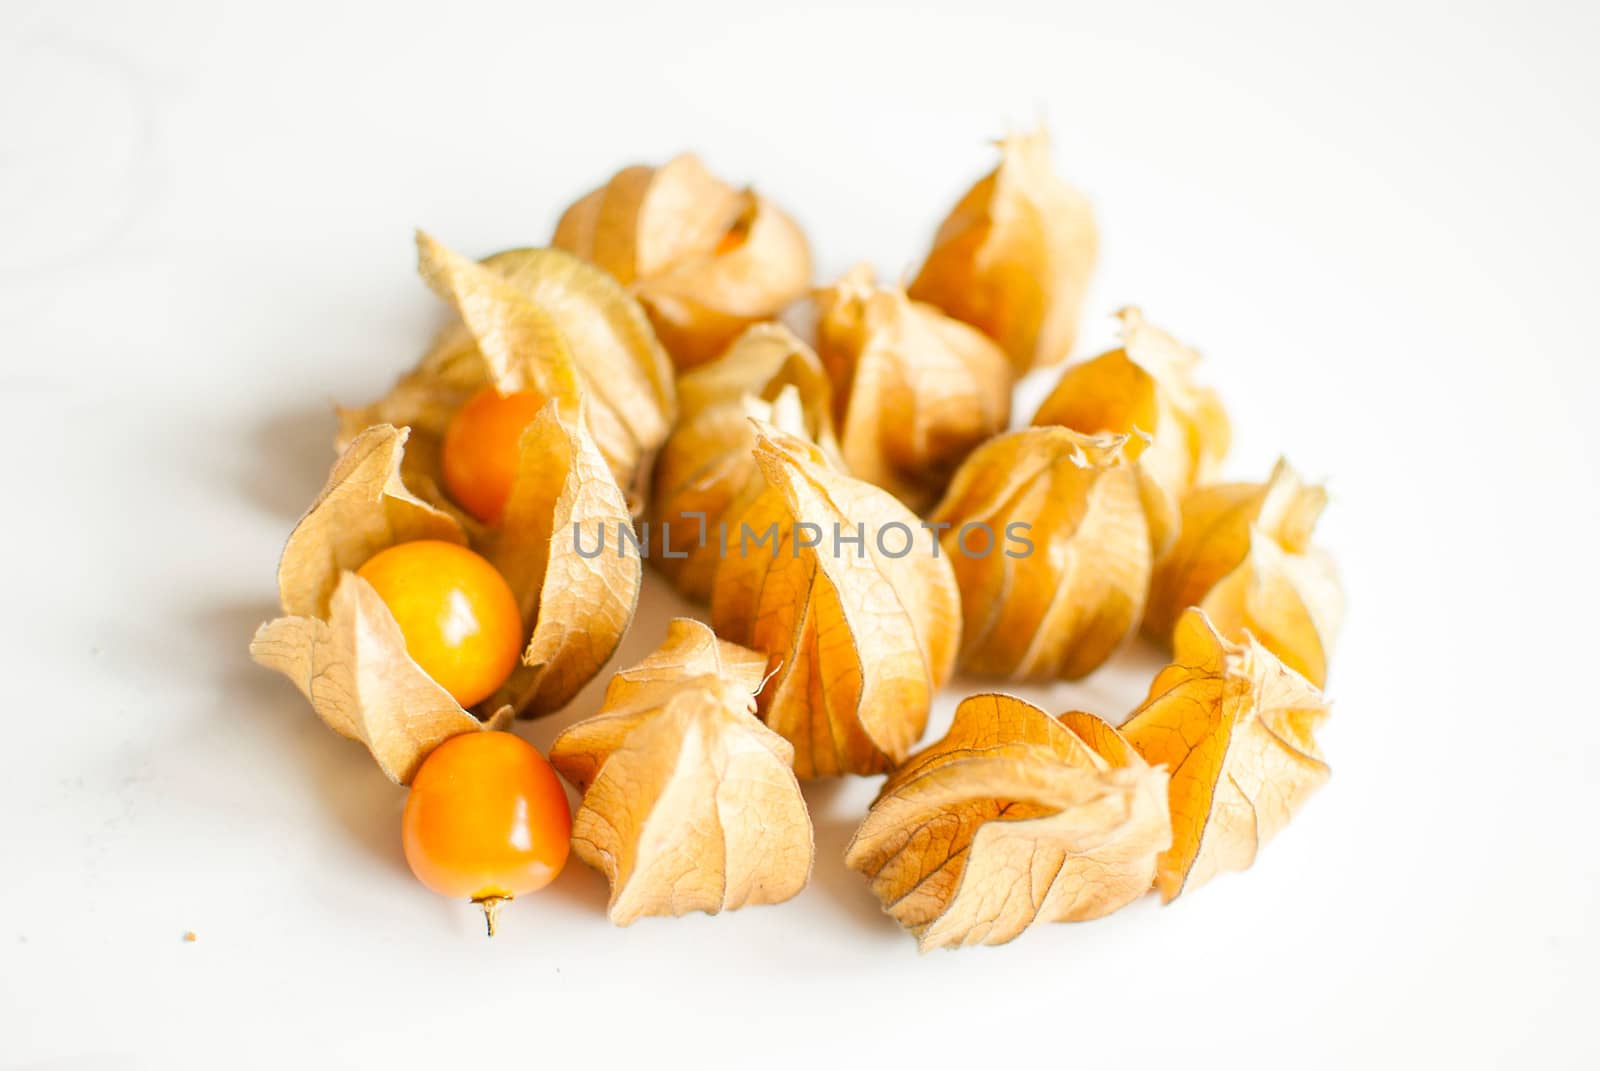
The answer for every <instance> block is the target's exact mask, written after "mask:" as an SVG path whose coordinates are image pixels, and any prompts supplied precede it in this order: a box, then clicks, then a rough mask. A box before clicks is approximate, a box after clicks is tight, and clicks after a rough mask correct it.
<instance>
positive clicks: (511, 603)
mask: <svg viewBox="0 0 1600 1071" xmlns="http://www.w3.org/2000/svg"><path fill="white" fill-rule="evenodd" d="M356 575H358V576H360V577H361V578H362V579H363V580H365V581H366V582H367V583H369V584H371V585H372V586H373V588H375V589H376V590H377V592H378V597H379V598H381V599H382V600H383V601H384V604H385V605H387V606H388V607H389V612H390V613H392V614H394V619H395V620H396V621H398V622H399V623H400V632H401V634H402V635H403V636H405V638H406V653H407V654H409V655H410V656H411V659H412V661H414V662H416V664H417V665H419V666H421V667H422V668H423V671H424V672H426V673H427V674H428V676H430V677H432V678H433V679H434V680H435V681H438V682H439V684H440V685H441V686H442V687H443V688H444V690H445V691H447V692H449V693H450V694H451V695H452V696H454V697H455V700H456V702H457V703H460V704H461V705H462V706H464V707H470V706H472V705H473V704H474V703H478V702H481V701H483V700H484V699H487V698H488V697H489V696H490V695H491V694H493V692H494V690H495V689H496V688H498V687H500V685H501V684H502V683H504V682H505V679H506V678H507V677H509V676H510V675H511V671H512V670H513V669H515V668H516V665H517V658H518V656H519V655H521V653H522V638H523V637H522V614H521V612H520V611H519V610H518V609H517V599H516V596H515V595H512V594H511V588H510V587H509V586H508V585H507V584H506V582H505V578H504V577H502V576H501V575H500V574H499V573H498V572H496V571H495V568H494V566H492V565H490V564H489V563H488V562H486V561H484V560H483V559H482V558H480V557H479V556H478V555H476V554H474V553H473V552H472V551H470V550H468V549H467V548H466V547H462V546H457V545H456V544H454V543H445V542H442V541H440V540H437V539H419V540H417V541H416V542H414V543H400V544H398V545H396V546H393V547H390V548H389V549H388V550H385V551H381V552H379V553H378V554H375V555H373V556H372V558H371V559H369V560H368V561H367V563H366V564H365V565H363V566H362V567H361V568H360V569H357V570H356Z"/></svg>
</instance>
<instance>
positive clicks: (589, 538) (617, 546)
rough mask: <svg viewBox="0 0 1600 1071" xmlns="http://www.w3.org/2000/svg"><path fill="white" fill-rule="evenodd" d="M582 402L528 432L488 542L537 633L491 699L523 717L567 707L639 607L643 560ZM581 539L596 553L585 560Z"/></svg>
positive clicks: (557, 408)
mask: <svg viewBox="0 0 1600 1071" xmlns="http://www.w3.org/2000/svg"><path fill="white" fill-rule="evenodd" d="M585 404H587V401H586V399H584V398H580V399H579V404H578V411H577V412H576V413H570V414H569V413H568V411H567V407H566V406H563V405H562V404H561V403H559V402H550V403H548V404H547V405H546V406H545V407H544V409H542V410H540V412H539V415H538V417H537V418H535V420H534V422H533V423H532V424H530V425H529V426H528V428H527V430H526V431H524V432H523V434H522V442H521V453H520V456H519V459H518V464H517V473H516V476H515V478H514V479H513V481H512V484H511V494H510V496H509V497H508V498H507V500H506V508H505V514H504V516H503V518H502V520H501V523H500V527H499V528H498V529H496V530H495V531H494V532H493V533H491V534H490V536H489V537H488V539H487V540H486V541H485V547H484V553H485V555H486V556H487V557H488V559H489V560H490V561H491V562H493V563H494V565H495V568H497V569H499V570H500V572H501V574H502V575H503V576H505V578H506V583H508V584H510V585H511V590H512V592H513V593H514V594H515V595H516V596H517V605H518V607H519V608H520V609H521V611H522V620H523V622H524V625H525V626H526V627H529V628H530V629H531V631H530V634H529V636H528V643H527V647H526V649H525V650H524V651H523V653H522V665H521V666H519V667H518V668H517V669H515V670H513V671H512V673H511V677H510V678H509V679H508V680H507V681H506V683H505V684H504V685H503V686H501V688H500V689H499V690H498V691H497V692H496V693H495V694H494V695H493V696H491V697H490V699H489V702H491V703H494V702H505V703H509V704H511V705H512V707H513V708H514V709H515V710H516V712H517V714H518V716H519V717H538V716H540V715H543V714H549V713H552V712H554V711H557V710H560V709H561V708H562V707H564V706H566V705H567V704H568V703H569V702H571V701H572V699H573V697H574V696H576V695H577V694H578V692H579V691H580V690H582V688H583V686H584V685H585V684H587V683H589V681H590V680H592V679H593V678H594V675H595V674H596V673H598V672H600V668H601V667H602V666H604V665H605V664H606V662H607V661H609V660H610V658H611V655H612V653H613V652H615V651H616V649H617V644H619V643H621V642H622V636H623V634H624V633H625V632H627V630H628V625H629V624H630V623H632V621H633V612H634V609H635V608H636V607H637V605H638V601H639V586H640V584H641V583H642V582H643V571H644V569H643V563H642V562H641V561H640V558H639V554H638V552H637V550H635V549H634V548H633V546H632V544H631V543H629V542H628V541H627V540H626V539H625V538H624V537H623V534H622V533H623V530H624V529H631V527H632V523H633V522H632V519H631V516H630V513H629V509H628V504H627V502H626V501H624V499H623V496H622V491H621V489H620V488H618V487H617V484H616V481H615V480H614V479H613V478H612V475H611V471H610V469H609V468H608V467H607V465H606V460H605V458H604V457H602V456H601V454H600V450H599V448H598V447H597V446H596V445H595V442H594V440H593V438H591V436H590V434H589V431H588V427H587V424H586V422H585V421H584V420H583V418H582V408H583V406H584V405H585ZM580 538H581V539H583V540H584V542H583V547H584V548H585V549H586V550H587V549H589V548H592V547H595V546H596V545H598V551H599V552H598V553H594V554H590V555H588V556H586V555H585V554H584V553H580V551H579V545H578V543H577V540H579V539H580Z"/></svg>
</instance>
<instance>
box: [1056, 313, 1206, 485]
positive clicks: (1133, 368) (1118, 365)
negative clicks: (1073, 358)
mask: <svg viewBox="0 0 1600 1071" xmlns="http://www.w3.org/2000/svg"><path fill="white" fill-rule="evenodd" d="M1117 319H1118V320H1119V321H1120V322H1121V326H1122V331H1121V334H1122V346H1121V347H1120V348H1118V349H1114V350H1111V351H1109V352H1107V353H1102V354H1101V355H1100V356H1098V357H1095V358H1092V359H1090V360H1087V361H1081V362H1079V363H1077V364H1074V365H1072V366H1070V367H1068V368H1067V369H1066V370H1065V371H1064V372H1063V373H1062V374H1061V379H1060V381H1059V382H1058V383H1057V384H1056V387H1055V389H1054V390H1053V391H1051V392H1050V395H1049V397H1047V398H1045V400H1044V402H1043V403H1042V404H1041V405H1040V406H1039V411H1038V412H1037V413H1035V414H1034V417H1033V423H1034V424H1039V425H1044V424H1060V425H1062V426H1063V427H1068V428H1072V429H1074V430H1075V431H1081V432H1085V433H1088V434H1091V435H1092V434H1095V433H1098V432H1109V433H1111V434H1115V435H1126V436H1128V439H1127V441H1126V443H1125V444H1124V446H1123V449H1124V450H1126V451H1127V452H1128V456H1129V457H1130V458H1132V459H1135V460H1137V461H1138V462H1139V463H1140V464H1141V465H1143V466H1144V468H1145V470H1146V471H1148V472H1149V473H1150V475H1151V477H1152V478H1153V479H1154V480H1155V481H1156V482H1157V483H1158V484H1160V485H1161V487H1162V488H1163V489H1164V490H1165V491H1166V492H1167V494H1168V495H1169V496H1170V497H1171V499H1172V503H1173V506H1174V507H1176V505H1177V503H1178V502H1179V500H1181V499H1182V498H1183V496H1184V495H1185V494H1186V493H1187V492H1188V491H1189V490H1190V489H1191V488H1193V487H1195V486H1196V485H1198V484H1203V483H1209V482H1211V481H1212V480H1214V479H1216V475H1217V469H1218V467H1219V466H1220V465H1221V463H1222V459H1223V457H1224V456H1226V455H1227V453H1228V445H1229V442H1230V439H1231V437H1232V436H1231V431H1230V428H1229V424H1228V415H1227V413H1226V412H1225V411H1224V410H1223V408H1222V403H1221V401H1219V400H1218V398H1217V395H1216V393H1215V392H1214V391H1212V390H1210V389H1208V388H1206V387H1202V386H1200V385H1199V384H1197V383H1196V382H1195V381H1194V369H1195V366H1196V365H1197V364H1199V361H1200V355H1199V354H1198V353H1196V352H1195V351H1194V350H1192V349H1190V348H1189V347H1187V346H1185V345H1184V344H1183V343H1181V342H1179V341H1178V340H1177V339H1175V338H1173V337H1172V336H1171V335H1169V334H1167V333H1166V332H1165V331H1163V330H1161V329H1160V328H1158V327H1154V326H1152V325H1150V324H1149V323H1146V322H1145V319H1144V315H1143V314H1142V313H1141V312H1140V311H1139V310H1138V309H1135V308H1131V307H1130V308H1125V309H1123V310H1121V311H1120V312H1118V313H1117Z"/></svg>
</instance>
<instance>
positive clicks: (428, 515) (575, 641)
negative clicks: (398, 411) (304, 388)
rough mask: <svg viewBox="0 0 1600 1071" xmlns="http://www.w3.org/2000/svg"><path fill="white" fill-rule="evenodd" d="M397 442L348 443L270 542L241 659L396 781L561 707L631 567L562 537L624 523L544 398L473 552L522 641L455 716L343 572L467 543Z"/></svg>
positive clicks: (603, 640)
mask: <svg viewBox="0 0 1600 1071" xmlns="http://www.w3.org/2000/svg"><path fill="white" fill-rule="evenodd" d="M406 447H407V432H406V430H405V429H401V428H395V427H392V426H390V425H387V424H380V425H377V426H375V427H372V428H368V429H366V430H365V431H363V432H361V433H360V434H359V435H357V436H355V438H354V439H353V440H352V441H351V443H350V445H349V447H347V448H346V450H345V451H344V453H343V454H342V455H341V456H340V458H339V461H338V462H337V463H336V464H335V466H334V469H333V472H332V473H331V474H330V476H329V478H328V482H327V485H326V486H325V487H324V488H323V490H322V493H321V494H320V495H319V496H318V497H317V500H316V502H315V503H314V504H313V505H312V507H311V509H310V510H309V511H308V512H307V513H306V515H305V516H304V517H303V518H301V520H300V522H299V524H297V525H296V526H295V529H294V531H293V532H292V533H291V534H290V536H289V541H288V543H287V544H286V546H285V547H284V552H283V557H282V559H281V561H280V562H279V566H278V587H279V595H280V601H281V603H282V606H283V611H284V614H285V615H286V616H284V617H281V618H278V619H277V620H275V621H272V622H269V623H267V624H265V625H263V626H262V627H261V628H260V630H259V631H258V632H257V633H256V636H255V639H254V640H253V641H252V643H251V648H250V649H251V654H252V655H253V657H254V658H255V659H256V660H257V661H258V662H260V663H262V664H263V665H265V666H268V667H269V668H272V669H276V670H278V671H280V672H282V673H283V674H285V675H286V676H288V677H289V678H290V679H291V680H293V681H294V682H295V684H296V685H297V686H299V688H300V689H301V691H302V692H304V693H305V695H306V697H307V698H308V699H309V700H310V701H311V704H312V706H313V707H314V708H315V710H316V712H317V714H318V715H319V716H321V718H322V719H323V720H324V721H325V722H327V724H328V725H329V726H330V727H332V728H333V729H334V730H336V731H337V732H339V733H341V734H343V735H345V736H348V737H351V738H352V739H356V740H359V741H361V742H362V743H363V744H365V745H366V746H367V747H368V749H369V750H371V752H372V754H373V757H374V758H376V759H377V760H378V763H379V765H380V766H382V768H383V770H384V772H385V773H386V774H388V775H389V776H390V777H391V778H393V779H394V780H396V781H400V782H402V783H404V782H408V781H409V780H410V778H411V776H412V774H414V773H415V772H416V769H417V767H418V766H419V765H420V764H421V762H422V759H423V758H425V757H426V756H427V754H428V752H429V751H431V750H432V749H433V747H435V746H436V745H438V744H439V743H441V742H442V741H444V740H445V739H448V738H449V737H450V736H453V735H455V734H456V733H460V732H472V731H477V730H478V729H479V728H481V727H485V726H489V727H493V726H499V725H502V724H504V723H505V722H506V721H507V720H508V719H509V718H510V717H512V716H513V715H518V714H520V715H526V716H534V715H538V714H544V713H549V712H551V711H554V710H557V709H559V708H560V707H562V706H564V705H565V704H566V703H567V702H568V701H570V700H571V698H572V697H573V696H574V695H576V694H577V692H578V690H579V689H580V688H581V687H582V686H583V685H584V684H585V683H586V682H587V681H588V680H589V679H590V678H592V677H593V676H594V674H595V673H597V672H598V671H599V669H600V667H601V666H602V665H603V664H604V663H605V661H606V660H607V659H608V658H609V657H610V656H611V652H612V651H613V650H614V649H615V648H616V645H617V643H618V641H619V640H620V639H621V637H622V633H623V632H624V631H625V630H626V628H627V626H628V623H629V621H630V620H631V619H632V616H633V609H634V604H635V602H636V600H637V598H638V591H639V580H640V563H639V560H638V558H637V557H624V556H620V555H618V556H611V555H601V556H597V557H593V556H592V557H588V558H586V557H584V556H582V555H580V554H578V553H577V547H576V545H575V543H574V538H575V536H574V531H575V526H576V528H578V529H586V528H593V527H596V526H600V525H605V526H608V527H613V528H614V527H615V526H616V525H617V524H619V523H623V524H625V523H627V516H628V513H627V508H626V506H625V505H624V503H623V501H622V495H621V492H620V491H618V490H617V486H616V483H615V481H613V480H612V478H611V474H610V472H609V470H608V469H607V468H606V465H605V462H604V460H603V459H602V458H601V457H600V454H599V451H598V450H597V448H596V447H595V445H594V443H593V442H592V440H591V439H590V438H589V435H588V432H587V431H586V430H585V429H584V426H583V423H582V421H581V419H580V417H579V416H578V415H577V414H574V413H569V412H567V410H566V407H564V406H562V405H561V404H560V403H558V402H551V403H550V404H549V405H547V406H546V407H545V408H544V409H543V410H542V411H541V412H540V414H539V416H538V418H537V419H536V420H535V421H534V423H533V424H532V425H531V426H530V427H529V428H528V429H527V431H526V432H525V433H524V435H523V438H522V443H521V454H520V463H519V467H518V472H517V478H516V481H515V483H514V485H513V489H512V495H511V500H510V502H509V503H508V505H507V508H506V516H505V521H504V523H503V524H502V526H501V527H500V528H498V529H496V530H494V531H492V532H489V533H484V534H483V535H482V537H481V538H480V539H479V541H478V545H477V549H478V550H480V551H481V552H482V553H483V554H484V556H485V557H486V558H488V559H489V561H490V562H491V563H492V564H493V565H494V566H495V567H496V569H498V570H499V572H500V574H501V575H502V576H503V577H504V578H505V580H506V582H507V584H508V585H509V587H510V588H511V591H512V593H513V595H515V597H516V599H517V602H518V607H519V610H520V613H521V615H522V621H523V625H524V628H526V629H527V630H528V633H527V642H526V647H525V650H524V652H523V655H522V665H520V666H519V667H518V668H517V669H515V670H514V671H513V672H512V674H511V676H510V678H509V679H508V680H507V681H506V682H505V683H504V684H503V685H502V686H501V687H500V688H499V689H498V690H497V691H496V692H495V693H494V694H493V695H491V696H490V697H489V698H488V699H486V700H484V702H482V703H480V704H478V705H477V706H476V707H475V708H474V710H475V712H476V714H474V713H470V712H468V711H466V710H464V709H463V708H462V707H461V706H460V704H458V703H457V702H456V701H455V700H454V699H453V698H451V696H450V694H449V693H448V692H447V691H445V690H444V688H443V687H442V686H440V685H439V684H438V683H437V682H435V681H434V680H432V679H431V678H430V677H428V675H427V674H426V673H425V672H424V671H423V670H422V669H421V667H420V666H418V665H417V664H416V662H414V661H413V660H412V659H411V658H410V657H408V656H407V654H406V647H405V641H404V638H403V637H402V636H401V633H400V629H399V625H398V624H397V623H396V622H395V619H394V617H393V615H392V614H391V613H390V611H389V609H388V607H387V606H385V605H384V603H383V601H382V600H381V599H380V598H379V597H378V595H377V593H376V592H375V591H374V590H373V588H372V586H371V585H370V584H368V583H367V582H366V581H365V580H364V579H362V578H361V577H359V576H357V575H355V572H354V570H356V569H357V568H359V567H360V566H361V565H362V564H363V563H365V562H366V561H367V560H368V559H369V558H371V557H372V556H373V555H374V554H376V553H378V552H379V551H381V550H384V549H386V548H388V547H392V546H396V545H398V544H401V543H407V542H411V541H413V540H421V539H434V540H444V541H446V542H452V543H461V544H465V543H467V542H468V533H467V532H466V530H465V529H464V528H463V527H462V525H461V524H460V523H459V522H458V521H457V520H456V518H455V517H454V516H452V515H451V514H449V513H447V512H445V511H443V510H441V509H439V508H438V507H436V506H434V505H432V504H430V503H428V502H425V501H423V500H422V499H421V498H420V497H418V496H417V495H415V494H413V493H412V492H411V491H410V490H409V489H408V488H407V486H406V481H405V479H404V478H403V476H402V472H403V470H404V468H405V465H404V460H403V458H404V454H405V451H406Z"/></svg>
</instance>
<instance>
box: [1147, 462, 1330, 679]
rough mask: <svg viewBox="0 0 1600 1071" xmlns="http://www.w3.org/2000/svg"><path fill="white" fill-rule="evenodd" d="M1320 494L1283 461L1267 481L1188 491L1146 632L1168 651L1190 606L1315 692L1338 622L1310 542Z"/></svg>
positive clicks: (1159, 569)
mask: <svg viewBox="0 0 1600 1071" xmlns="http://www.w3.org/2000/svg"><path fill="white" fill-rule="evenodd" d="M1327 501H1328V496H1327V492H1326V491H1324V490H1323V489H1322V488H1321V487H1318V486H1313V485H1309V484H1306V483H1305V482H1304V481H1302V480H1301V479H1300V477H1299V475H1298V474H1297V473H1295V471H1294V470H1293V469H1292V468H1290V467H1289V465H1288V463H1287V462H1285V461H1281V460H1280V461H1279V462H1278V464H1277V465H1276V466H1275V467H1274V468H1273V470H1272V475H1271V477H1270V478H1269V479H1268V480H1267V482H1266V483H1261V484H1254V483H1229V484H1214V485H1211V486H1207V487H1200V488H1198V489H1196V490H1194V491H1192V492H1190V493H1189V494H1188V495H1187V496H1186V497H1185V498H1184V499H1183V503H1182V507H1181V513H1180V517H1181V521H1180V529H1179V536H1178V539H1177V542H1176V543H1175V544H1174V545H1173V548H1172V550H1171V551H1170V552H1169V553H1168V554H1167V555H1166V556H1165V557H1164V558H1163V559H1162V560H1161V561H1160V562H1159V563H1158V564H1157V566H1156V570H1155V576H1154V579H1153V581H1152V583H1151V586H1150V602H1149V606H1148V607H1147V608H1146V609H1145V618H1144V632H1145V634H1146V635H1147V636H1149V637H1150V638H1151V639H1152V640H1155V641H1156V642H1158V643H1162V644H1166V643H1168V642H1170V641H1171V637H1172V630H1173V627H1174V626H1175V624H1176V623H1177V620H1178V617H1179V615H1180V614H1182V613H1183V611H1184V610H1185V609H1186V608H1187V607H1190V606H1198V607H1200V608H1201V609H1202V610H1204V611H1205V612H1206V614H1207V616H1208V617H1209V618H1210V620H1211V623H1212V624H1213V625H1214V626H1216V628H1217V629H1218V631H1220V632H1221V633H1222V635H1223V636H1225V637H1227V638H1228V639H1230V640H1233V641H1235V642H1243V641H1244V639H1245V637H1246V636H1247V635H1249V636H1253V637H1254V638H1255V639H1256V640H1258V641H1259V642H1260V643H1261V645H1262V646H1264V647H1265V648H1266V649H1267V650H1269V651H1271V652H1272V653H1273V654H1275V655H1277V656H1278V657H1279V658H1280V659H1282V660H1283V662H1284V663H1285V664H1286V665H1288V666H1289V667H1290V668H1291V669H1293V670H1295V671H1296V672H1297V673H1299V674H1301V675H1302V676H1304V677H1305V678H1306V679H1307V680H1309V681H1310V682H1311V683H1312V684H1314V685H1316V686H1317V687H1319V688H1320V687H1322V686H1324V685H1325V684H1326V683H1327V679H1328V657H1329V654H1330V653H1331V651H1332V647H1333V640H1334V637H1335V635H1336V634H1337V632H1338V630H1339V624H1340V621H1341V620H1342V618H1343V616H1344V594H1343V592H1342V590H1341V588H1340V585H1339V575H1338V570H1337V569H1336V568H1335V566H1334V563H1333V559H1332V557H1331V556H1329V555H1328V553H1327V552H1326V551H1324V550H1322V549H1320V548H1318V547H1314V546H1312V545H1311V536H1312V531H1313V529H1314V528H1315V527H1316V523H1317V519H1318V518H1319V517H1320V516H1321V514H1322V510H1323V508H1324V507H1325V506H1326V505H1327Z"/></svg>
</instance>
